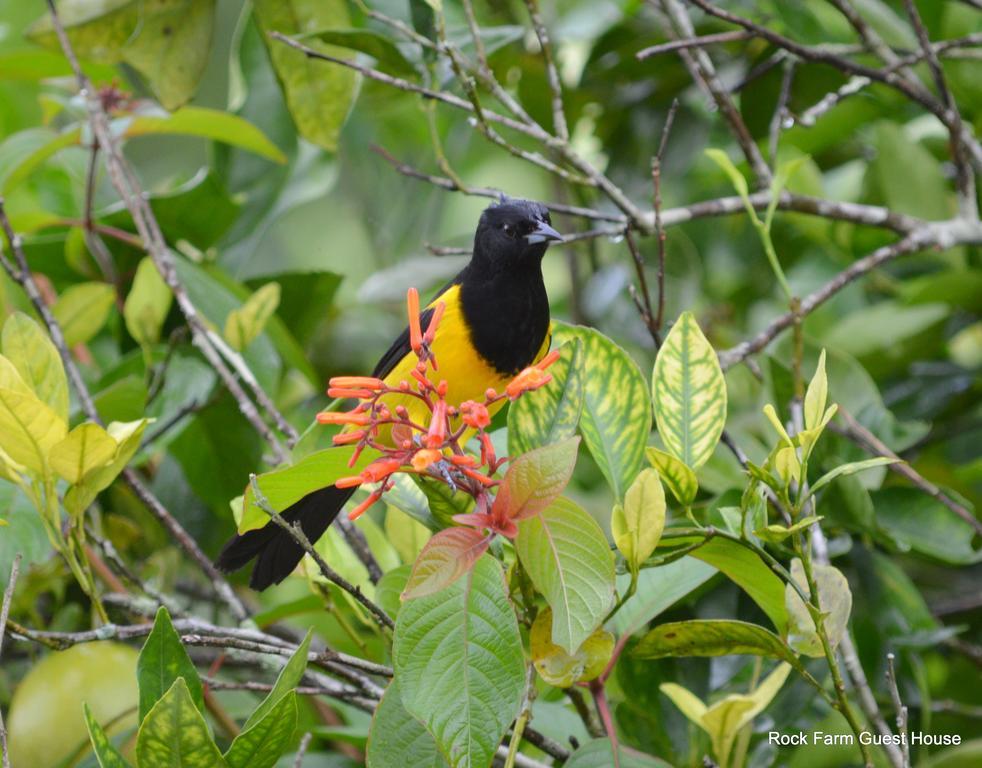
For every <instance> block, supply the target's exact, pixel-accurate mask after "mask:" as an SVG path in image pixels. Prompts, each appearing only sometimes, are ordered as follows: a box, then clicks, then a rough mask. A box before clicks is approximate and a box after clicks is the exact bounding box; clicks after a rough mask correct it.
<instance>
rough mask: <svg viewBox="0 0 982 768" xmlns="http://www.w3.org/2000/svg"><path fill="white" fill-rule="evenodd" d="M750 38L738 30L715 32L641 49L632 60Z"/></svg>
mask: <svg viewBox="0 0 982 768" xmlns="http://www.w3.org/2000/svg"><path fill="white" fill-rule="evenodd" d="M752 37H753V35H752V34H750V33H749V32H741V31H739V30H737V31H735V32H717V33H716V34H713V35H702V36H701V37H688V38H685V39H682V40H672V41H670V42H667V43H659V44H658V45H652V46H649V47H647V48H642V49H641V50H640V51H638V52H637V53H636V54H634V58H636V59H637V60H638V61H644V60H645V59H650V58H651V57H652V56H658V55H660V54H663V53H671V52H672V51H680V50H682V49H684V48H706V47H708V46H710V45H718V44H720V43H733V42H737V41H738V40H750V39H751V38H752Z"/></svg>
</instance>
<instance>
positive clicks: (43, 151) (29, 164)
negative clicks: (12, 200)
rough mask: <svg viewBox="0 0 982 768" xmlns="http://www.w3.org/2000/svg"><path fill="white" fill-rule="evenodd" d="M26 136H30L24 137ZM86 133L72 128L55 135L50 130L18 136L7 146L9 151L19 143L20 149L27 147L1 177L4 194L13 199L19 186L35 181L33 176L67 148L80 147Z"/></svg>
mask: <svg viewBox="0 0 982 768" xmlns="http://www.w3.org/2000/svg"><path fill="white" fill-rule="evenodd" d="M24 134H26V135H24ZM81 137H82V129H81V128H79V127H78V126H75V127H72V128H68V129H66V130H64V131H62V132H60V133H54V132H53V131H51V130H49V129H47V128H37V129H34V128H29V129H28V130H26V131H22V132H21V133H20V134H14V136H11V137H10V138H9V139H8V140H7V141H5V142H4V144H3V147H4V148H5V149H7V148H10V149H12V148H13V146H12V145H14V144H15V142H16V144H17V145H18V148H20V145H25V146H24V150H25V151H23V152H20V153H19V154H18V156H17V160H16V161H15V162H14V163H12V164H11V165H10V166H9V167H8V168H7V169H6V172H5V173H2V174H0V180H2V183H3V194H5V195H9V194H10V193H11V192H13V190H14V188H15V187H17V186H18V185H19V184H21V183H23V182H25V181H27V179H29V178H31V175H32V174H33V173H34V172H35V171H36V170H37V169H38V168H39V167H40V166H41V165H43V164H44V163H45V161H47V160H48V159H49V158H51V157H54V156H55V155H56V154H58V153H59V152H60V151H61V150H63V149H64V148H65V147H73V146H76V145H77V144H78V143H79V140H80V139H81Z"/></svg>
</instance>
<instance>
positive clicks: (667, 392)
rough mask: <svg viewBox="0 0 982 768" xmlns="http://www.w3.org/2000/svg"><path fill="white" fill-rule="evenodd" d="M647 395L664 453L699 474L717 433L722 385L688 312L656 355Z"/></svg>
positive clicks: (715, 362)
mask: <svg viewBox="0 0 982 768" xmlns="http://www.w3.org/2000/svg"><path fill="white" fill-rule="evenodd" d="M651 394H652V397H653V399H654V405H655V421H656V422H657V424H658V434H659V435H661V439H662V441H663V442H664V443H665V447H666V448H667V449H668V452H669V453H671V454H672V455H673V456H675V458H677V459H679V460H680V461H682V463H684V464H685V465H686V466H688V467H689V468H690V469H692V470H693V471H694V470H697V469H699V467H701V466H702V465H703V464H705V463H706V461H707V460H708V459H709V457H710V456H712V455H713V451H714V450H715V448H716V443H718V442H719V436H720V435H721V434H722V433H723V426H724V425H725V423H726V382H725V381H724V380H723V371H722V369H721V368H720V367H719V360H718V359H717V357H716V352H715V350H714V349H713V348H712V346H711V345H710V343H709V341H707V340H706V337H705V336H703V333H702V331H701V330H700V328H699V324H698V323H696V319H695V318H694V317H693V316H692V314H691V313H690V312H683V313H682V315H681V316H680V317H679V319H678V320H677V321H676V323H675V325H674V326H672V330H671V332H670V333H669V334H668V337H667V338H666V339H665V343H664V344H662V346H661V349H659V350H658V357H657V358H655V369H654V372H653V373H652V381H651Z"/></svg>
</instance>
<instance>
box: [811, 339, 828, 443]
mask: <svg viewBox="0 0 982 768" xmlns="http://www.w3.org/2000/svg"><path fill="white" fill-rule="evenodd" d="M828 396H829V379H828V376H826V375H825V350H824V349H823V350H822V352H821V354H820V355H819V356H818V365H817V366H816V367H815V375H814V376H812V380H811V381H810V382H808V390H807V391H806V392H805V428H806V429H814V428H815V427H817V426H818V425H819V423H820V422H821V420H822V416H823V415H824V414H825V403H826V401H827V400H828Z"/></svg>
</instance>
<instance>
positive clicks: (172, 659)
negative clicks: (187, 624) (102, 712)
mask: <svg viewBox="0 0 982 768" xmlns="http://www.w3.org/2000/svg"><path fill="white" fill-rule="evenodd" d="M136 677H137V680H138V681H139V684H140V720H141V721H142V720H143V719H144V718H145V717H146V716H147V714H148V713H149V712H150V710H151V709H152V708H153V705H154V704H156V703H157V701H159V700H160V699H161V698H162V697H163V696H164V694H165V693H166V692H167V690H168V689H169V688H170V687H171V686H172V685H173V684H174V681H175V680H177V679H178V678H181V679H183V680H184V682H185V684H186V686H187V691H188V695H189V696H190V698H191V701H193V702H194V705H195V706H196V707H197V708H198V709H199V710H202V711H203V710H204V694H203V693H202V690H201V680H200V679H199V678H198V672H197V670H196V669H195V668H194V664H193V663H192V662H191V658H190V657H189V656H188V652H187V651H186V650H185V649H184V645H183V644H182V643H181V638H180V635H178V634H177V630H175V629H174V625H173V624H172V623H171V620H170V614H169V613H168V612H167V609H166V608H164V607H163V606H161V607H160V608H159V609H158V610H157V617H156V619H155V620H154V622H153V630H152V631H151V632H150V634H149V635H147V641H146V642H145V643H144V644H143V649H142V650H141V651H140V658H139V660H138V661H137V664H136Z"/></svg>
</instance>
